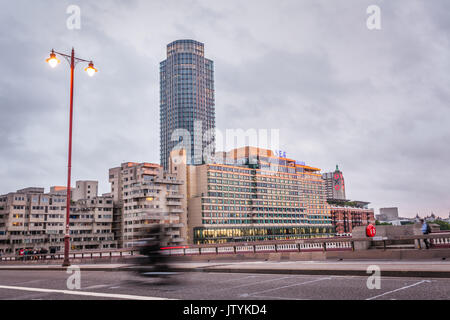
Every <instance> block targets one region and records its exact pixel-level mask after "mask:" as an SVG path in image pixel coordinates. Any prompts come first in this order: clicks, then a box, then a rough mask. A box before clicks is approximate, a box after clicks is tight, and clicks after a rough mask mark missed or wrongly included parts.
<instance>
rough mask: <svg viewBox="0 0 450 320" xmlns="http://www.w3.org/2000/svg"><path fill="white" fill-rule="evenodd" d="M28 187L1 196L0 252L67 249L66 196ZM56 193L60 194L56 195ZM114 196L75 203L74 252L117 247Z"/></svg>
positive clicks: (72, 242)
mask: <svg viewBox="0 0 450 320" xmlns="http://www.w3.org/2000/svg"><path fill="white" fill-rule="evenodd" d="M51 190H52V192H50V193H45V190H44V188H26V189H22V190H17V191H16V192H11V193H8V194H6V195H1V196H0V253H15V252H17V251H18V250H20V249H41V248H44V249H47V250H50V249H54V250H55V251H56V252H58V251H62V250H63V249H64V231H65V230H64V225H65V220H66V219H65V217H66V193H65V192H63V191H62V190H59V189H55V187H52V189H51ZM55 191H56V192H55ZM112 212H113V201H112V197H103V196H102V197H98V196H97V194H95V195H93V197H92V198H91V199H79V200H78V201H73V202H72V204H71V210H70V235H71V249H72V250H82V249H103V248H114V247H116V246H117V243H116V241H114V236H113V233H112V230H111V228H112Z"/></svg>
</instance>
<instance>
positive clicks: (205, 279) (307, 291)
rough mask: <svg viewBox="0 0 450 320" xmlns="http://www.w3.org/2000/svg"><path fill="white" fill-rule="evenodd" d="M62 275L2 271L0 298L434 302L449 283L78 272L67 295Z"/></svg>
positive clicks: (448, 295) (449, 290)
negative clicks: (167, 279)
mask: <svg viewBox="0 0 450 320" xmlns="http://www.w3.org/2000/svg"><path fill="white" fill-rule="evenodd" d="M70 276H71V275H70V274H67V273H66V272H64V271H2V272H1V273H0V299H6V300H61V299H62V300H86V299H88V300H92V299H100V300H103V299H106V300H128V299H133V300H134V299H161V298H164V299H182V300H260V299H263V300H280V299H281V300H309V299H313V300H321V299H338V300H341V299H344V300H360V299H362V300H366V299H369V300H382V299H387V300H407V299H417V300H440V299H445V300H448V299H450V279H425V278H391V277H381V281H380V289H368V288H367V279H368V277H357V276H305V275H281V274H280V275H276V274H270V275H269V274H245V273H238V274H237V273H235V274H233V273H204V272H203V273H198V272H187V273H180V274H178V275H177V276H175V277H172V279H171V280H173V282H171V283H161V282H160V281H159V280H157V279H152V278H149V279H147V278H145V279H142V278H139V277H136V276H134V275H132V274H130V273H127V272H122V271H120V272H118V271H111V272H106V271H82V272H81V277H80V285H81V289H79V290H77V289H75V290H69V289H68V287H67V280H68V278H69V277H70Z"/></svg>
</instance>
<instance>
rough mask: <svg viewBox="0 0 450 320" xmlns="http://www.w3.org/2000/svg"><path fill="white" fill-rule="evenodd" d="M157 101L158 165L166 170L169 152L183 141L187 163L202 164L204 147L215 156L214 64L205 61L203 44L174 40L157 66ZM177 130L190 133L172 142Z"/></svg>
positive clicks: (207, 60)
mask: <svg viewBox="0 0 450 320" xmlns="http://www.w3.org/2000/svg"><path fill="white" fill-rule="evenodd" d="M160 99H161V100H160V157H161V165H163V167H164V168H165V169H167V168H168V161H169V154H170V151H171V150H173V148H174V147H176V146H177V145H178V144H179V143H180V142H182V141H183V143H184V147H185V149H187V150H189V152H188V155H187V161H188V163H189V164H201V163H202V159H203V157H202V151H203V150H204V149H205V147H206V146H208V145H210V146H212V149H211V152H212V153H213V152H214V135H213V134H211V132H212V130H214V128H215V109H214V63H213V61H211V60H209V59H206V58H205V56H204V45H203V43H200V42H198V41H194V40H177V41H174V42H172V43H170V44H169V45H168V46H167V59H166V60H164V61H162V62H161V64H160ZM176 129H182V131H183V132H185V133H186V132H187V133H189V134H188V135H187V137H188V138H187V137H184V138H181V137H178V135H176V136H175V138H176V139H174V140H175V141H172V134H173V133H174V131H175V130H176ZM179 132H180V131H179ZM208 132H210V134H209V137H210V138H209V140H208V139H207V140H206V141H204V140H205V139H204V137H205V134H208ZM186 138H187V139H186Z"/></svg>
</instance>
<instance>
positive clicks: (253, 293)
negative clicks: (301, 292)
mask: <svg viewBox="0 0 450 320" xmlns="http://www.w3.org/2000/svg"><path fill="white" fill-rule="evenodd" d="M324 280H332V278H331V277H326V278H319V279H314V280H309V281H305V282H300V283H294V284H290V285H286V286H281V287H276V288H270V289H266V290H261V291H257V292H252V293H244V294H240V295H239V296H240V297H248V296H253V295H260V294H261V293H266V292H271V291H276V290H282V289H285V288H291V287H296V286H301V285H304V284H310V283H314V282H319V281H324Z"/></svg>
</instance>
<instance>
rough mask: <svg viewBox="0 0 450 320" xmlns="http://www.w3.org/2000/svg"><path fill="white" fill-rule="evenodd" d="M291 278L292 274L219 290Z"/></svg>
mask: <svg viewBox="0 0 450 320" xmlns="http://www.w3.org/2000/svg"><path fill="white" fill-rule="evenodd" d="M289 278H292V276H290V277H283V278H275V279H269V280H263V281H258V282H252V283H247V284H242V285H240V286H235V287H230V288H222V289H219V290H231V289H237V288H242V287H250V286H256V285H258V284H261V283H266V282H272V281H276V280H282V279H289Z"/></svg>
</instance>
